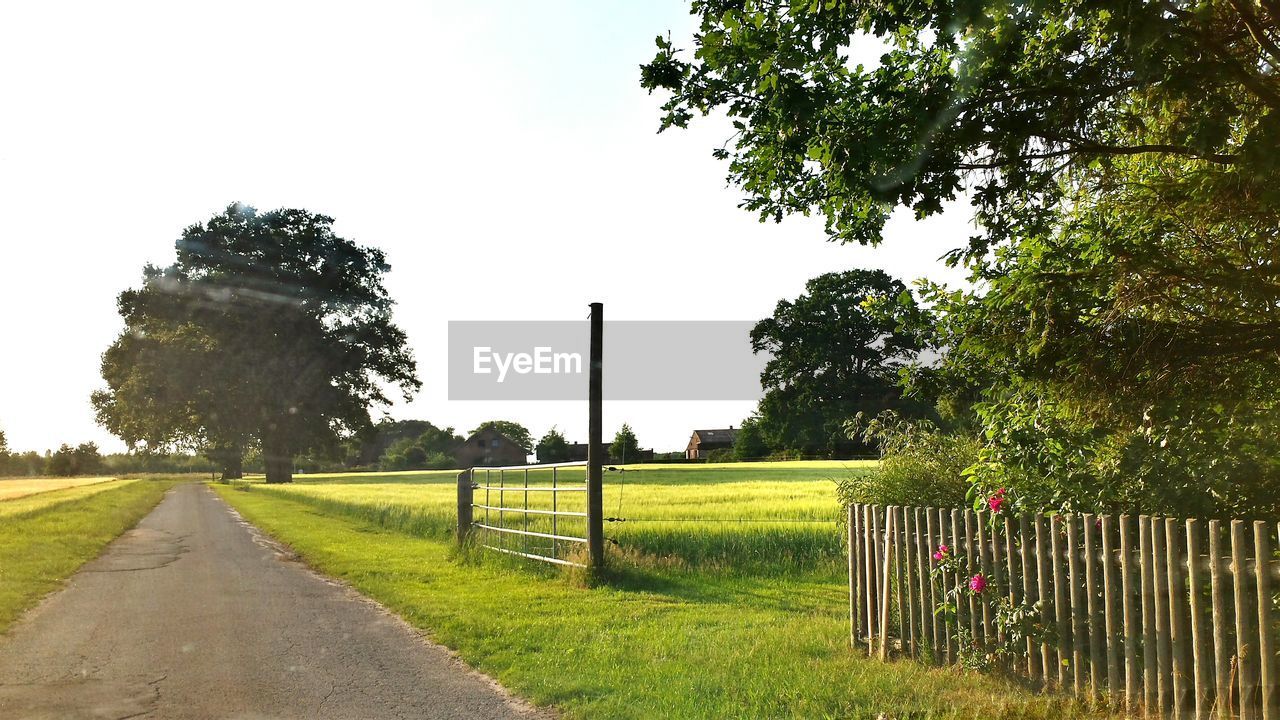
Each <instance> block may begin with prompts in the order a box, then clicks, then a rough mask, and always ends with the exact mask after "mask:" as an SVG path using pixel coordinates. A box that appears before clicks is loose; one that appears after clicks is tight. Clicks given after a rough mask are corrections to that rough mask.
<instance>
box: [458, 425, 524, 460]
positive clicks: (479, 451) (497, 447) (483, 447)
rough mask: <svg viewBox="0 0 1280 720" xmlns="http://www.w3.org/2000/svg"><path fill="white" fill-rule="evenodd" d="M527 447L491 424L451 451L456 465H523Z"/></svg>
mask: <svg viewBox="0 0 1280 720" xmlns="http://www.w3.org/2000/svg"><path fill="white" fill-rule="evenodd" d="M528 455H529V450H528V448H523V447H520V444H519V443H517V442H516V441H514V440H512V439H511V438H509V437H507V436H506V435H503V434H502V433H500V432H498V431H497V430H496V429H494V428H493V426H487V427H484V428H482V429H480V430H478V431H477V432H476V433H475V434H474V435H472V436H471V437H469V438H467V440H466V442H464V443H462V444H461V445H459V446H458V447H457V448H456V449H454V451H453V459H454V460H456V461H457V462H458V467H463V468H468V467H475V466H478V465H490V466H493V465H523V464H525V463H526V462H527V461H528Z"/></svg>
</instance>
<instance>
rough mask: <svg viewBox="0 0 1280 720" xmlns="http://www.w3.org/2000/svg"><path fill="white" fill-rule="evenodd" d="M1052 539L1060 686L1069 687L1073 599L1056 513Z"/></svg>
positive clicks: (1051, 527)
mask: <svg viewBox="0 0 1280 720" xmlns="http://www.w3.org/2000/svg"><path fill="white" fill-rule="evenodd" d="M1049 533H1050V536H1051V537H1050V539H1051V540H1052V542H1053V607H1054V614H1055V619H1056V621H1057V626H1058V686H1059V687H1063V688H1065V687H1067V673H1068V672H1069V671H1070V669H1071V668H1070V666H1069V665H1070V658H1071V644H1070V641H1071V620H1070V615H1069V613H1070V611H1071V600H1070V599H1069V595H1068V593H1069V592H1070V586H1068V585H1067V573H1066V564H1067V563H1066V560H1067V558H1066V550H1065V549H1064V546H1065V545H1066V542H1065V541H1064V539H1063V536H1062V533H1063V528H1062V518H1061V516H1059V515H1054V516H1053V517H1052V518H1051V519H1050V520H1049Z"/></svg>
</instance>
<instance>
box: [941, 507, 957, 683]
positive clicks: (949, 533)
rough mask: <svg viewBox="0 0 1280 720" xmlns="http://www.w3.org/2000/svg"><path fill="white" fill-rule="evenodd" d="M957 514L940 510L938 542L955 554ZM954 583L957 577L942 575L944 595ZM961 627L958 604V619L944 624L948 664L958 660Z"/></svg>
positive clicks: (943, 630) (945, 573)
mask: <svg viewBox="0 0 1280 720" xmlns="http://www.w3.org/2000/svg"><path fill="white" fill-rule="evenodd" d="M955 513H956V511H954V510H953V511H951V513H950V514H949V513H947V511H946V510H943V509H939V510H938V540H939V541H940V542H939V543H938V544H939V545H941V544H943V543H946V544H947V545H948V546H949V549H950V550H951V552H953V553H954V552H957V548H958V546H957V545H956V543H955V538H954V537H953V535H954V534H955V526H954V525H952V524H951V518H952V517H954V516H955ZM954 583H955V576H954V575H953V574H952V573H950V572H944V573H943V574H942V588H941V590H942V592H943V593H946V592H947V590H948V589H949V588H951V587H953V585H954ZM959 627H960V610H959V603H956V619H955V620H947V619H945V618H944V621H943V623H942V634H943V637H944V639H945V640H946V643H947V653H946V654H947V662H948V663H953V662H955V660H956V631H957V629H958V628H959Z"/></svg>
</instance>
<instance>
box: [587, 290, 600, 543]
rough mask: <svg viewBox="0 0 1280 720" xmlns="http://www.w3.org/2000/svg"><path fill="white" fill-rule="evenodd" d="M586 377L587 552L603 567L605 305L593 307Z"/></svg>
mask: <svg viewBox="0 0 1280 720" xmlns="http://www.w3.org/2000/svg"><path fill="white" fill-rule="evenodd" d="M590 358H591V360H590V369H589V373H588V377H587V552H588V553H589V554H590V558H591V563H590V564H591V567H593V568H600V567H604V485H603V474H604V472H603V468H604V440H603V436H604V415H603V405H604V380H603V373H604V368H603V365H604V303H598V302H595V303H591V342H590Z"/></svg>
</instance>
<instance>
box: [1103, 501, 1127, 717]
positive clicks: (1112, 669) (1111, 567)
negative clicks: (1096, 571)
mask: <svg viewBox="0 0 1280 720" xmlns="http://www.w3.org/2000/svg"><path fill="white" fill-rule="evenodd" d="M1115 537H1116V528H1115V516H1113V515H1103V516H1102V599H1103V602H1102V611H1103V612H1104V613H1105V614H1106V623H1105V625H1106V635H1107V691H1108V692H1109V693H1111V696H1112V698H1117V697H1119V695H1120V693H1121V692H1123V687H1124V686H1123V685H1122V684H1121V682H1122V681H1121V679H1120V672H1121V671H1120V626H1121V624H1122V621H1121V619H1120V608H1119V607H1118V603H1117V602H1116V600H1117V598H1118V597H1119V595H1120V583H1119V578H1118V577H1117V572H1116V571H1117V567H1116V562H1117V557H1116V553H1115V549H1116V546H1115Z"/></svg>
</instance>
